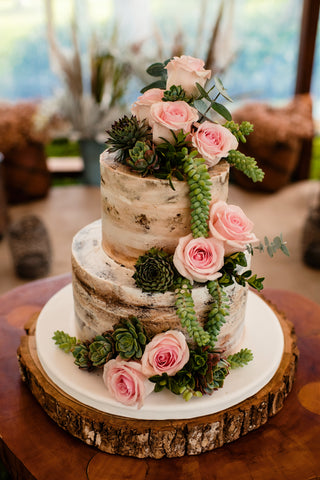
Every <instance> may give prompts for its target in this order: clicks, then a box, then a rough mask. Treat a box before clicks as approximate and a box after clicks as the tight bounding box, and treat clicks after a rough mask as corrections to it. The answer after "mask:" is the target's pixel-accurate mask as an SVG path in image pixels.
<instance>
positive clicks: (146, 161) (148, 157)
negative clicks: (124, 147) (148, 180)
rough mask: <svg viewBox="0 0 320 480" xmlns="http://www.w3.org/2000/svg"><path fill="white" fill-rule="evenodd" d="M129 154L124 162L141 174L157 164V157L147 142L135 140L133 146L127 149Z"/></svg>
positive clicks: (144, 173)
mask: <svg viewBox="0 0 320 480" xmlns="http://www.w3.org/2000/svg"><path fill="white" fill-rule="evenodd" d="M129 155H130V157H128V158H127V159H126V164H127V165H128V166H129V167H130V168H131V169H132V170H134V171H136V172H138V173H141V174H142V175H143V176H144V175H147V174H148V173H150V172H151V170H153V169H154V168H156V167H157V165H158V157H157V155H156V153H155V151H154V149H152V148H151V147H150V145H148V143H147V142H141V141H138V142H136V144H135V146H134V147H133V148H131V149H130V150H129Z"/></svg>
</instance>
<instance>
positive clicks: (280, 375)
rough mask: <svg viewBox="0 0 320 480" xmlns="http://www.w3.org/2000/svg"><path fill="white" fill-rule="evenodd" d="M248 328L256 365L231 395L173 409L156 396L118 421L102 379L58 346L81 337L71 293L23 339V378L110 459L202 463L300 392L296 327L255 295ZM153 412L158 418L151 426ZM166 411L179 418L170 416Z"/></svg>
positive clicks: (174, 403) (176, 402)
mask: <svg viewBox="0 0 320 480" xmlns="http://www.w3.org/2000/svg"><path fill="white" fill-rule="evenodd" d="M246 326H247V328H246V336H245V339H244V340H245V345H246V346H248V347H249V348H251V349H252V351H253V353H254V360H253V362H251V363H250V364H249V365H248V366H246V367H244V368H242V369H237V370H234V371H232V372H231V373H230V375H229V376H228V377H227V379H226V381H225V385H224V387H223V388H222V389H220V390H218V391H217V392H214V393H213V395H212V396H210V397H209V396H207V397H203V398H200V399H199V398H197V399H196V398H194V399H192V400H190V401H189V402H185V401H184V400H183V399H182V398H181V397H176V396H175V395H173V394H171V393H170V392H167V394H168V398H170V401H169V403H165V402H164V399H163V392H161V393H157V394H151V395H150V396H149V397H148V399H147V401H146V403H145V405H144V406H143V407H142V408H141V409H140V410H137V409H134V408H133V407H127V409H128V410H127V412H123V409H122V406H121V405H119V404H118V409H117V410H114V413H108V411H109V407H108V404H109V401H108V395H107V392H106V391H105V390H104V391H103V392H102V390H101V388H102V386H101V376H100V375H95V374H93V373H91V374H89V373H88V372H85V371H82V370H80V369H78V368H77V367H76V366H75V365H74V364H73V358H72V355H67V354H65V353H64V352H62V351H61V350H60V349H58V348H57V346H55V345H54V342H53V341H52V339H51V337H52V335H53V332H54V330H56V329H64V330H66V331H69V333H70V334H72V333H74V329H75V323H74V316H73V301H72V290H71V285H69V286H67V287H65V288H64V289H62V290H61V291H60V292H58V293H57V294H56V295H55V296H54V297H52V299H51V300H50V301H49V302H48V303H47V304H46V306H45V307H44V309H43V310H42V312H41V314H40V316H39V318H38V321H37V325H36V333H35V336H34V333H33V332H34V328H31V329H30V330H29V332H30V334H29V335H27V336H24V337H22V339H21V344H20V347H19V351H18V358H19V363H20V367H21V375H22V379H23V380H24V381H25V382H26V383H27V384H28V386H29V388H30V389H31V392H32V393H33V395H34V396H35V398H36V399H37V400H38V402H39V403H40V405H41V406H42V408H43V409H44V410H45V411H46V413H48V415H50V417H51V418H52V419H53V420H54V421H55V422H56V423H57V424H58V425H59V426H60V427H62V428H64V429H65V430H67V431H68V432H69V433H71V434H72V435H74V436H75V437H77V438H80V439H81V440H82V441H84V442H85V443H87V444H89V445H93V446H95V447H97V448H99V449H100V450H102V451H104V452H108V453H113V454H120V455H129V456H134V457H139V458H146V457H151V458H162V457H165V456H167V457H179V456H182V455H186V454H187V455H196V454H200V453H203V452H206V451H210V450H213V449H215V448H217V447H220V446H222V445H223V444H225V443H229V442H231V441H234V440H236V439H238V438H239V437H241V436H243V435H245V434H247V433H248V432H250V431H252V430H254V429H256V428H259V427H260V426H261V425H263V424H265V423H266V422H267V421H268V418H269V417H270V416H273V415H274V414H276V413H277V412H278V411H279V410H280V409H281V408H282V407H283V403H284V400H285V398H286V397H287V395H288V393H289V392H290V390H291V388H292V383H293V380H294V375H295V370H296V361H297V356H298V351H297V348H296V337H295V334H294V330H293V327H292V325H291V324H290V323H289V322H288V321H287V320H286V319H285V318H284V317H283V315H281V314H279V313H278V312H276V311H275V310H274V309H273V308H271V307H270V306H269V305H268V304H267V303H265V302H264V301H263V300H262V299H261V298H260V297H258V296H257V295H256V294H253V293H252V292H249V298H248V309H247V314H246ZM253 384H255V386H254V388H253ZM79 389H80V392H81V396H79V391H78V392H77V390H79ZM99 391H100V393H101V395H100V394H99ZM235 393H236V396H237V398H234V399H233V402H231V403H230V402H229V401H228V398H229V399H230V395H234V394H235ZM149 400H150V401H152V402H153V406H152V407H151V405H150V404H148V402H149ZM203 401H208V402H209V403H211V408H210V409H209V410H208V409H207V410H206V411H205V410H203V403H202V402H203ZM237 401H238V402H239V403H237ZM150 407H151V408H153V413H154V415H153V416H152V417H151V419H148V415H147V416H146V410H148V409H149V414H150ZM164 410H166V411H167V413H168V412H170V410H171V414H170V413H169V415H163V411H164ZM187 410H189V415H188V412H187ZM172 411H173V413H172ZM159 412H160V414H161V415H162V417H160V418H163V419H162V420H161V419H160V420H159ZM151 414H152V412H151ZM172 414H173V416H172ZM201 415H203V416H201ZM146 417H147V418H146ZM166 418H167V420H166Z"/></svg>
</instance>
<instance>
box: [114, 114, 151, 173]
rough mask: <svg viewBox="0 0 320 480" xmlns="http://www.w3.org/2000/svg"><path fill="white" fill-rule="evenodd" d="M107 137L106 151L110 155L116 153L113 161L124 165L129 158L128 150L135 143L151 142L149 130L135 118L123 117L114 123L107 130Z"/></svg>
mask: <svg viewBox="0 0 320 480" xmlns="http://www.w3.org/2000/svg"><path fill="white" fill-rule="evenodd" d="M107 134H108V135H109V138H108V140H107V141H106V145H107V151H108V152H110V153H114V152H116V156H115V159H116V160H117V161H118V162H120V163H123V164H125V163H126V159H127V158H128V157H129V150H130V149H132V148H134V146H135V144H136V142H138V141H140V142H146V141H147V140H151V130H150V127H149V125H148V124H147V122H146V121H145V120H142V121H139V120H138V119H137V117H135V116H134V115H131V117H128V116H127V115H125V116H124V117H122V118H120V120H118V121H116V122H114V124H113V125H112V127H111V129H110V130H107Z"/></svg>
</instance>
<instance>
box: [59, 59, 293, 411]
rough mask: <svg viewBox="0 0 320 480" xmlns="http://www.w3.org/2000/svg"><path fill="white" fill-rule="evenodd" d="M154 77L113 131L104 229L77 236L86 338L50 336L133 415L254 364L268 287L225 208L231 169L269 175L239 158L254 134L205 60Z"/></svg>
mask: <svg viewBox="0 0 320 480" xmlns="http://www.w3.org/2000/svg"><path fill="white" fill-rule="evenodd" d="M148 73H150V75H152V76H154V77H157V78H158V80H157V81H156V83H153V84H151V85H150V86H148V87H146V88H145V89H144V91H143V94H142V96H140V97H139V98H138V99H137V101H136V102H135V103H134V105H133V106H132V110H131V111H132V115H131V116H124V117H123V118H121V119H120V120H118V121H116V122H115V123H114V124H113V126H112V127H111V129H110V130H109V131H108V132H107V134H108V140H107V142H106V151H105V152H104V153H103V154H102V155H101V157H100V170H101V219H100V220H97V221H96V222H94V223H92V224H90V225H87V226H86V227H84V228H83V229H82V230H80V231H79V232H78V233H77V234H76V236H75V237H74V239H73V243H72V274H73V277H72V290H73V300H74V314H75V328H76V332H77V341H76V342H75V341H74V339H73V338H72V337H70V336H69V337H68V335H66V334H65V333H64V332H59V331H57V332H56V333H55V336H54V339H55V341H56V343H57V344H59V345H60V346H61V348H63V349H64V350H68V351H70V352H72V353H73V356H74V357H75V364H76V365H78V366H79V367H80V368H82V369H86V370H89V371H91V370H95V369H102V371H103V375H102V379H103V382H104V385H105V387H106V389H107V391H108V395H109V396H110V397H111V398H112V399H113V401H116V404H119V406H120V405H121V404H122V406H121V408H123V405H124V406H125V407H128V408H129V413H128V416H130V412H132V410H130V409H132V408H135V409H141V410H143V406H144V403H145V400H146V399H147V397H148V396H149V394H152V395H155V394H156V393H158V392H160V391H162V390H169V391H170V392H171V393H170V395H171V394H175V395H181V396H182V397H183V399H184V400H190V399H191V398H192V397H201V396H207V395H211V394H213V393H214V392H215V391H216V390H217V389H220V388H221V387H222V386H223V384H224V379H225V377H226V376H227V375H228V374H229V373H230V371H231V370H232V369H233V368H236V367H242V366H244V365H247V364H248V363H249V362H250V361H251V360H252V358H253V355H252V352H251V350H249V349H248V348H246V345H245V344H244V338H245V336H246V302H247V296H248V286H251V287H252V288H255V289H257V290H261V289H262V280H263V279H262V278H257V276H256V275H254V274H252V272H251V270H250V262H251V254H252V253H253V250H254V248H255V247H256V246H257V242H258V239H257V238H256V236H255V234H254V233H253V223H252V222H251V221H250V220H249V219H248V217H247V216H246V215H245V213H244V212H243V211H242V210H241V208H239V207H238V206H236V205H229V204H228V202H227V201H228V181H229V168H230V166H234V167H236V168H238V169H240V170H241V171H243V172H244V173H246V174H247V175H248V176H249V177H250V178H252V180H253V181H259V180H262V178H263V172H262V171H261V170H260V169H259V168H258V167H257V164H256V162H255V160H254V159H252V158H249V157H245V155H243V154H242V153H240V152H239V151H238V150H237V147H238V143H239V141H245V137H246V136H247V135H248V134H249V133H250V132H251V131H252V125H251V124H249V123H248V122H243V123H242V124H241V125H238V124H236V123H235V122H233V121H232V118H231V115H230V113H229V112H228V110H227V109H226V108H225V107H224V106H223V105H222V104H221V103H218V102H217V99H218V97H219V96H221V97H225V98H227V99H229V97H228V95H227V93H226V91H225V89H224V87H223V85H222V83H221V81H220V80H219V79H217V78H214V79H213V83H212V81H211V84H210V83H209V84H208V81H209V80H210V77H211V72H210V71H209V70H205V68H204V63H203V62H202V61H201V60H198V59H196V58H193V57H187V56H182V57H174V58H173V59H171V60H170V61H167V62H164V63H157V64H154V65H152V66H151V67H149V69H148ZM212 92H214V94H213V97H212V98H211V95H212ZM278 244H279V245H280V247H281V248H282V249H284V248H285V247H284V244H283V243H282V241H279V242H278ZM279 245H278V247H279ZM269 247H270V245H269ZM257 248H260V249H261V248H262V244H261V243H260V245H259V246H258V247H257ZM270 248H271V247H270ZM167 393H169V392H167ZM111 403H112V402H111ZM151 403H152V402H151ZM112 405H113V404H112ZM112 408H113V407H112ZM107 411H108V410H107ZM119 411H121V412H123V410H121V409H120V410H119ZM173 411H174V412H177V409H176V408H174V409H173ZM203 411H206V412H207V411H209V412H210V411H212V410H211V407H210V405H209V410H203ZM112 412H114V410H112ZM156 413H157V412H156V411H155V410H154V409H153V410H152V411H151V415H153V414H155V418H167V417H166V413H161V415H164V417H163V416H161V417H158V416H157V415H156ZM125 414H126V413H125ZM143 415H144V414H142V416H141V418H145V417H144V416H143ZM170 415H172V412H171V413H170ZM148 418H149V417H148ZM169 418H172V417H169Z"/></svg>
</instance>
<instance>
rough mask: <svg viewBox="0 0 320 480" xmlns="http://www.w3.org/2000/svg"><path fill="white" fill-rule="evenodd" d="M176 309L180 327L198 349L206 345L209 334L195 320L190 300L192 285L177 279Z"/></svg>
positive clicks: (183, 279) (192, 304) (182, 279)
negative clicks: (184, 329) (185, 331)
mask: <svg viewBox="0 0 320 480" xmlns="http://www.w3.org/2000/svg"><path fill="white" fill-rule="evenodd" d="M175 294H176V302H175V305H176V308H177V311H176V313H177V315H178V317H179V318H180V322H181V325H182V327H184V328H186V330H187V332H188V334H189V336H190V338H193V339H194V341H195V342H196V343H197V345H199V346H200V347H202V346H204V345H208V343H209V342H210V334H209V333H208V332H205V331H204V329H203V328H202V327H201V325H200V324H199V322H198V320H197V316H196V312H195V310H194V302H193V298H192V285H191V283H190V281H189V280H187V279H186V278H183V277H178V279H177V280H176V290H175Z"/></svg>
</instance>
